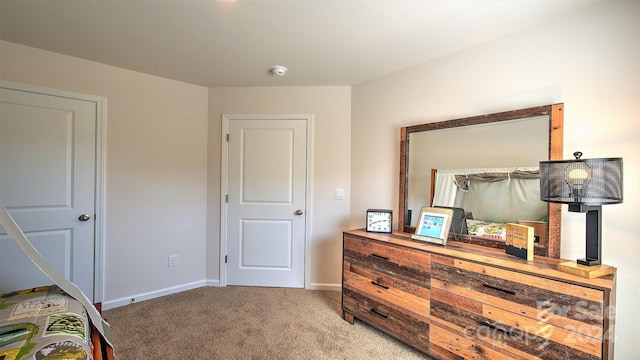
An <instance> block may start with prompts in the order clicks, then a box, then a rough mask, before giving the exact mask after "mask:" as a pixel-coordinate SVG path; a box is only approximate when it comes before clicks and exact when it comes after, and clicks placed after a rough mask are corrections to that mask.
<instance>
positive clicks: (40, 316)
mask: <svg viewBox="0 0 640 360" xmlns="http://www.w3.org/2000/svg"><path fill="white" fill-rule="evenodd" d="M90 331H91V326H90V323H89V321H88V318H87V313H86V311H85V308H84V306H82V304H81V303H80V302H78V301H76V300H75V299H73V298H72V297H70V296H68V295H67V294H66V293H64V292H63V291H62V290H61V289H60V288H59V287H58V286H56V285H52V286H43V287H38V288H33V289H26V290H21V291H15V292H11V293H6V294H2V295H0V360H23V359H24V360H67V359H73V360H82V359H85V360H89V359H93V355H92V354H93V352H92V346H91V337H90Z"/></svg>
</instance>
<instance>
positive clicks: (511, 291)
mask: <svg viewBox="0 0 640 360" xmlns="http://www.w3.org/2000/svg"><path fill="white" fill-rule="evenodd" d="M482 286H484V287H486V288H489V289H493V290H498V291H502V292H503V293H507V294H511V295H515V294H516V291H515V290H511V289H503V288H501V287H499V286H494V285H490V284H487V283H482Z"/></svg>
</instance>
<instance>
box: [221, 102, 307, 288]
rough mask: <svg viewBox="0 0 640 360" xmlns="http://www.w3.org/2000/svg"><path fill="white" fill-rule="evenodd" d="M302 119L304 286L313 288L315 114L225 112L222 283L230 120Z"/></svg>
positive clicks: (224, 280)
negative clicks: (304, 157)
mask: <svg viewBox="0 0 640 360" xmlns="http://www.w3.org/2000/svg"><path fill="white" fill-rule="evenodd" d="M294 119H302V120H304V121H306V123H307V134H306V135H307V171H306V181H305V186H306V192H305V197H306V201H305V209H304V213H305V230H304V288H305V289H309V288H310V284H311V283H310V271H311V270H310V265H311V254H310V252H311V246H310V239H311V225H312V223H313V221H312V219H313V217H312V215H313V214H312V211H311V209H313V197H312V194H313V191H312V189H313V121H314V116H313V114H253V115H252V114H222V121H221V123H222V131H221V137H220V139H221V142H220V147H221V150H222V151H221V161H220V260H219V261H220V283H219V285H220V286H227V266H226V265H227V264H226V262H225V257H226V255H227V202H226V195H227V193H228V191H229V186H228V175H229V143H228V142H227V134H228V133H229V121H230V120H294Z"/></svg>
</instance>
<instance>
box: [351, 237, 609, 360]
mask: <svg viewBox="0 0 640 360" xmlns="http://www.w3.org/2000/svg"><path fill="white" fill-rule="evenodd" d="M560 261H561V260H555V259H547V258H536V259H535V260H534V261H533V262H527V261H524V260H519V259H517V258H514V257H511V256H509V255H506V254H505V253H504V252H503V251H501V250H494V249H488V248H482V247H479V246H474V245H467V244H462V243H456V242H448V243H447V246H440V245H434V244H429V243H425V242H420V241H415V240H412V239H411V237H410V235H409V234H405V233H393V234H375V233H368V232H366V231H364V230H351V231H346V232H344V243H343V272H342V312H343V318H344V319H345V320H346V321H348V322H350V323H353V322H354V318H357V319H359V320H361V321H363V322H366V323H368V324H370V325H372V326H374V327H376V328H378V329H380V330H382V331H384V332H385V333H387V334H389V335H391V336H393V337H395V338H397V339H399V340H401V341H403V342H405V343H407V344H409V345H411V346H413V347H415V348H416V349H418V350H420V351H422V352H424V353H426V354H428V355H430V356H432V357H434V358H442V359H504V358H510V359H571V360H576V359H613V340H614V336H613V335H614V334H613V330H614V318H615V316H614V315H615V306H614V305H615V284H616V281H615V274H614V275H610V276H607V277H603V278H597V279H584V278H580V277H577V276H574V275H570V274H566V273H563V272H559V271H557V270H556V265H557V263H558V262H560Z"/></svg>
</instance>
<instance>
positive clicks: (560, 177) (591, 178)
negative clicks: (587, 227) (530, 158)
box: [540, 158, 622, 205]
mask: <svg viewBox="0 0 640 360" xmlns="http://www.w3.org/2000/svg"><path fill="white" fill-rule="evenodd" d="M540 200H542V201H546V202H552V203H561V204H579V205H606V204H618V203H621V202H622V158H604V159H584V160H583V159H576V160H556V161H541V162H540Z"/></svg>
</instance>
